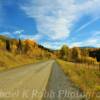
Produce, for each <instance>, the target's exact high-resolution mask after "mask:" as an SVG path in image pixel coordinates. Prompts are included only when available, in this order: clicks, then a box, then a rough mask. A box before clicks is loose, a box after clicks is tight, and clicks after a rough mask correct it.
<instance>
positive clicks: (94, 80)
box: [57, 60, 100, 100]
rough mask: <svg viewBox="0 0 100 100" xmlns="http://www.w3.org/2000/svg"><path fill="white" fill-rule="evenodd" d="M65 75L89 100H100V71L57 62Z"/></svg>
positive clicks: (60, 61) (80, 65)
mask: <svg viewBox="0 0 100 100" xmlns="http://www.w3.org/2000/svg"><path fill="white" fill-rule="evenodd" d="M57 62H58V64H59V65H60V66H61V68H62V69H63V71H64V73H65V74H66V75H68V76H69V77H70V79H71V80H72V81H73V82H74V83H75V84H76V86H77V87H80V89H81V90H82V91H83V92H84V93H85V94H86V96H87V97H88V98H89V100H100V71H99V70H97V69H93V68H88V67H87V66H86V65H82V64H74V63H71V62H66V61H62V60H57Z"/></svg>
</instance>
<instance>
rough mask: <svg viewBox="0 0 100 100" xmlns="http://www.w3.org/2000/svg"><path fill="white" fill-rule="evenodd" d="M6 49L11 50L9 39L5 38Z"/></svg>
mask: <svg viewBox="0 0 100 100" xmlns="http://www.w3.org/2000/svg"><path fill="white" fill-rule="evenodd" d="M6 50H7V51H11V47H10V41H9V40H6Z"/></svg>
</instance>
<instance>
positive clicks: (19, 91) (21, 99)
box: [0, 60, 82, 100]
mask: <svg viewBox="0 0 100 100" xmlns="http://www.w3.org/2000/svg"><path fill="white" fill-rule="evenodd" d="M66 92H68V93H71V94H70V95H73V92H74V93H78V92H79V93H81V92H80V91H79V90H78V89H76V88H75V86H74V85H73V83H72V82H71V81H70V80H69V79H68V77H66V76H65V74H64V73H63V71H62V70H61V69H60V67H59V66H58V65H57V63H56V62H55V61H54V60H50V61H46V62H42V63H37V64H33V65H32V64H31V65H26V66H23V67H21V68H16V69H13V70H9V71H5V72H1V73H0V100H41V99H43V100H82V99H81V98H76V97H74V96H70V97H68V96H67V93H66ZM73 97H74V98H73Z"/></svg>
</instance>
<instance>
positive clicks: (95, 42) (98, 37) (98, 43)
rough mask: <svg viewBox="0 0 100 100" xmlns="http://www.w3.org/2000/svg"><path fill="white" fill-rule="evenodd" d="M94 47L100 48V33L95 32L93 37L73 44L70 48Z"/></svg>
mask: <svg viewBox="0 0 100 100" xmlns="http://www.w3.org/2000/svg"><path fill="white" fill-rule="evenodd" d="M75 46H76V47H81V46H93V47H99V48H100V31H95V32H93V35H92V36H91V37H89V38H88V39H86V40H84V41H78V42H73V43H71V44H70V47H75Z"/></svg>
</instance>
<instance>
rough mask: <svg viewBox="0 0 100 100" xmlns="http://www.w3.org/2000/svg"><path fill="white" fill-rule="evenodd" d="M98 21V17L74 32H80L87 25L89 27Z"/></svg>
mask: <svg viewBox="0 0 100 100" xmlns="http://www.w3.org/2000/svg"><path fill="white" fill-rule="evenodd" d="M98 19H100V17H96V18H94V19H93V20H91V21H89V22H87V23H86V24H84V25H82V26H81V27H80V28H79V29H77V30H76V31H75V32H79V31H81V30H83V29H84V28H86V27H88V26H89V25H91V24H92V23H94V22H95V21H97V20H98Z"/></svg>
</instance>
